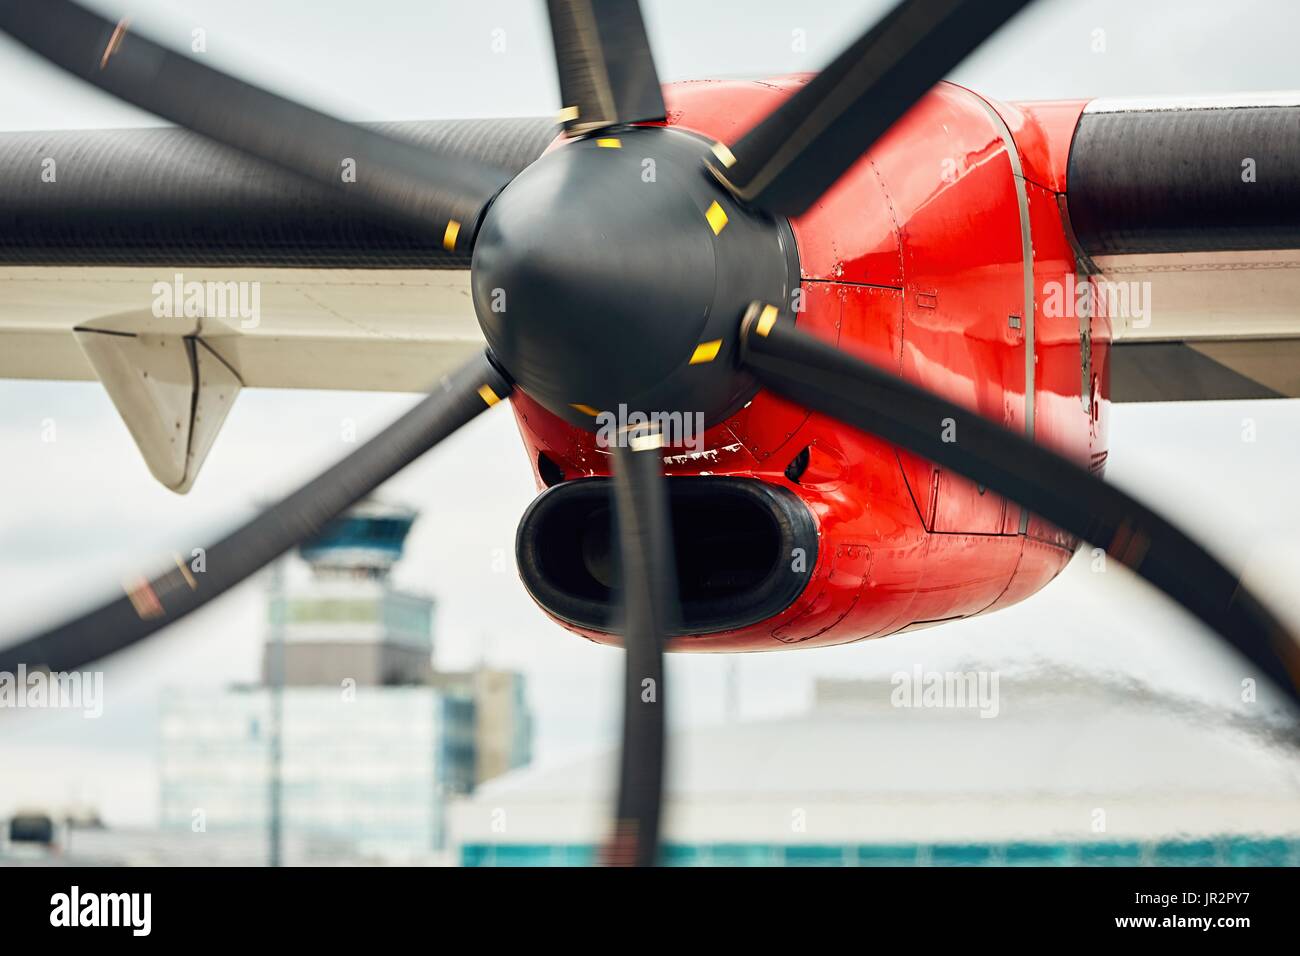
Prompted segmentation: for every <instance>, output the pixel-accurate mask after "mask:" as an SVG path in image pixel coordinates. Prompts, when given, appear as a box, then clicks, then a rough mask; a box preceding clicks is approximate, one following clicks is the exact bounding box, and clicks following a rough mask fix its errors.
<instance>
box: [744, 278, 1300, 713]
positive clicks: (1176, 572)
mask: <svg viewBox="0 0 1300 956" xmlns="http://www.w3.org/2000/svg"><path fill="white" fill-rule="evenodd" d="M741 355H742V361H743V362H744V364H745V365H746V366H748V367H749V368H750V369H751V370H752V371H753V372H754V373H755V374H756V375H757V376H758V377H759V378H760V379H761V380H762V382H763V384H764V385H766V386H767V387H768V388H770V389H771V390H772V391H773V392H776V393H777V394H779V395H782V396H784V397H785V398H788V399H789V400H790V401H792V402H796V403H798V404H800V405H803V406H804V407H806V408H809V409H812V410H813V411H817V412H821V413H822V414H824V415H828V416H830V417H831V418H834V419H836V420H837V421H840V422H843V423H844V424H846V425H851V426H853V427H854V428H857V429H859V430H861V431H864V432H870V433H871V434H873V435H876V436H878V437H880V438H883V439H884V440H885V441H887V442H890V443H891V444H894V445H898V446H900V447H902V448H906V449H908V450H909V451H913V452H916V453H917V454H919V455H921V456H923V457H925V458H928V459H930V460H931V461H934V462H937V463H939V464H941V465H944V466H945V467H948V468H951V469H952V470H953V471H955V472H958V473H960V474H962V475H964V476H965V477H966V478H969V479H970V480H971V481H974V482H978V483H979V484H981V485H984V486H986V487H988V488H991V489H993V490H994V491H996V492H998V493H999V494H1001V495H1004V496H1005V497H1007V498H1010V499H1011V500H1012V501H1015V502H1017V503H1019V504H1021V505H1024V506H1025V507H1026V508H1028V509H1029V510H1031V511H1033V512H1034V513H1035V514H1038V515H1040V516H1041V517H1043V518H1045V519H1047V520H1048V521H1050V522H1051V523H1052V524H1054V525H1056V526H1057V527H1059V528H1061V529H1063V530H1065V531H1068V532H1069V533H1070V534H1072V535H1074V536H1075V537H1077V538H1080V539H1082V540H1084V541H1088V542H1091V543H1092V544H1096V545H1101V546H1104V547H1105V548H1106V551H1107V553H1109V554H1110V556H1111V557H1112V558H1114V559H1115V560H1118V561H1119V562H1121V563H1122V564H1124V565H1126V566H1127V567H1129V568H1130V569H1132V570H1133V571H1135V572H1137V573H1138V574H1139V575H1141V576H1142V577H1144V578H1146V579H1147V580H1148V581H1150V582H1151V583H1152V584H1154V585H1155V586H1156V587H1157V588H1159V589H1160V590H1161V591H1163V592H1164V593H1165V594H1167V595H1168V596H1169V597H1171V598H1173V599H1174V600H1175V601H1177V602H1178V603H1179V604H1181V605H1182V606H1183V607H1184V608H1186V609H1187V610H1188V611H1190V612H1191V613H1192V614H1194V615H1196V617H1198V618H1199V619H1200V620H1201V621H1202V622H1203V623H1204V624H1205V625H1206V626H1208V627H1209V628H1211V629H1212V630H1214V631H1216V632H1217V633H1218V634H1219V635H1220V636H1222V637H1223V638H1224V640H1225V641H1226V642H1227V643H1228V644H1229V645H1230V646H1231V647H1232V648H1233V649H1234V650H1236V651H1237V652H1238V653H1239V654H1241V655H1242V656H1243V657H1245V658H1246V659H1247V660H1249V661H1250V662H1251V663H1252V664H1254V665H1255V666H1256V667H1258V668H1259V669H1260V671H1262V672H1263V673H1264V674H1265V675H1266V676H1267V677H1268V678H1269V679H1270V680H1272V682H1273V683H1274V684H1276V685H1277V686H1278V687H1279V688H1281V689H1282V691H1283V692H1284V693H1286V694H1287V695H1288V696H1289V697H1290V698H1291V699H1292V701H1294V702H1296V703H1300V644H1297V643H1296V640H1295V638H1294V637H1292V636H1291V634H1290V633H1289V632H1288V631H1287V629H1286V627H1284V626H1283V625H1282V623H1281V622H1280V621H1279V620H1278V619H1277V617H1276V616H1274V614H1273V613H1272V612H1271V611H1270V610H1269V609H1268V608H1267V607H1266V606H1265V605H1264V603H1263V602H1262V601H1260V600H1259V599H1258V598H1256V597H1255V596H1254V595H1253V594H1252V593H1251V592H1250V591H1249V590H1247V589H1246V587H1245V586H1244V585H1243V584H1242V583H1241V580H1240V579H1239V578H1238V577H1237V576H1236V575H1234V574H1233V573H1232V572H1231V571H1229V570H1228V569H1227V568H1226V567H1224V566H1223V565H1222V564H1221V563H1220V562H1219V561H1218V559H1216V558H1215V557H1214V556H1213V555H1211V554H1210V553H1209V552H1208V551H1206V550H1205V548H1203V547H1202V546H1201V545H1199V544H1197V543H1196V542H1195V541H1193V540H1192V539H1191V538H1189V537H1188V536H1187V535H1186V534H1184V533H1183V532H1182V531H1180V530H1179V529H1178V528H1176V527H1175V526H1174V525H1172V524H1171V523H1170V522H1169V521H1167V520H1165V519H1164V518H1162V517H1161V516H1160V515H1158V514H1157V513H1156V512H1155V511H1153V510H1152V509H1150V508H1148V507H1147V506H1146V505H1143V504H1142V503H1141V502H1139V501H1137V500H1136V499H1135V498H1133V497H1131V496H1130V495H1127V494H1125V493H1124V492H1123V491H1121V490H1120V489H1118V488H1116V487H1115V486H1114V485H1110V484H1107V483H1106V482H1104V481H1102V480H1101V479H1099V478H1097V477H1095V476H1094V475H1092V474H1091V473H1089V472H1088V471H1086V470H1085V469H1083V468H1080V467H1079V466H1078V465H1076V464H1074V463H1073V462H1071V461H1070V460H1068V459H1066V458H1063V457H1062V456H1060V455H1058V454H1056V453H1055V452H1052V451H1049V450H1048V449H1047V448H1044V447H1043V446H1042V445H1038V444H1035V443H1034V442H1032V441H1029V440H1028V439H1026V438H1024V437H1023V436H1021V435H1018V434H1016V433H1014V432H1011V431H1008V430H1006V429H1005V428H1003V427H1002V426H1000V425H998V424H995V423H994V422H991V421H989V420H988V419H986V418H983V417H981V416H980V415H978V414H976V413H975V412H972V411H969V410H967V409H965V408H962V407H961V406H960V405H955V404H953V403H952V402H949V401H947V400H946V399H943V398H940V397H939V396H937V395H935V394H933V393H931V392H929V391H927V390H925V389H923V388H919V387H917V386H916V385H913V384H912V383H910V382H907V381H905V380H903V379H901V378H898V377H897V376H894V375H891V374H890V373H888V372H885V371H882V370H881V369H878V368H876V367H875V366H873V365H870V364H868V363H867V362H864V361H862V360H861V359H858V358H856V357H854V356H852V355H849V354H847V353H846V352H842V351H840V350H839V349H837V348H835V347H834V346H831V345H828V344H827V343H825V342H823V341H821V340H820V339H816V338H813V337H812V336H810V335H807V334H806V333H803V332H800V331H799V330H798V329H797V328H795V325H794V323H793V322H791V321H788V320H785V319H781V320H779V321H778V318H777V310H776V307H775V306H764V305H763V304H762V303H754V305H753V306H752V307H751V308H750V310H749V311H748V312H747V314H746V315H745V317H744V319H743V320H742V325H741ZM945 421H951V422H952V425H950V426H949V429H950V431H949V434H955V435H956V441H945V440H944V438H943V435H942V433H943V432H944V431H945V427H944V423H945Z"/></svg>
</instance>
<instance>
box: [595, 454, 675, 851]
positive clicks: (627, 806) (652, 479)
mask: <svg viewBox="0 0 1300 956" xmlns="http://www.w3.org/2000/svg"><path fill="white" fill-rule="evenodd" d="M624 438H625V441H622V440H621V441H620V442H619V443H618V445H617V446H616V447H615V448H613V449H612V452H613V456H614V499H615V510H616V514H617V519H616V522H615V523H616V525H617V528H618V539H619V561H620V567H621V573H620V580H621V588H622V601H623V647H624V651H625V654H626V671H625V676H624V681H623V747H622V757H621V763H620V766H619V782H618V802H617V805H616V810H615V821H614V833H613V835H612V837H611V839H610V843H609V845H608V846H607V847H606V852H605V861H606V862H607V863H611V864H614V865H623V866H653V865H654V864H655V863H656V862H657V860H658V857H659V816H660V803H661V800H662V796H663V786H664V783H663V773H664V771H663V765H664V700H663V693H664V659H663V645H664V639H665V637H666V636H667V635H668V634H670V633H672V632H673V631H674V630H675V629H676V626H677V623H678V619H679V617H680V613H681V611H680V605H679V603H678V593H677V568H676V565H675V562H674V560H673V540H672V537H673V533H672V532H673V529H672V520H671V516H670V510H669V505H668V489H667V486H666V484H665V482H666V481H667V479H665V478H664V476H663V463H662V461H661V458H660V456H661V455H662V451H661V448H662V447H663V441H662V436H661V435H660V434H659V433H658V432H650V431H641V432H632V433H629V434H627V435H626V436H620V439H624Z"/></svg>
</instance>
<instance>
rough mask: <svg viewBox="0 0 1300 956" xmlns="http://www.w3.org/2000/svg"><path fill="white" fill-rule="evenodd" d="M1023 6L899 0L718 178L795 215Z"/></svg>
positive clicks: (1010, 1) (997, 0)
mask: <svg viewBox="0 0 1300 956" xmlns="http://www.w3.org/2000/svg"><path fill="white" fill-rule="evenodd" d="M1029 2H1030V0H902V2H901V3H899V4H898V6H896V7H895V8H894V9H893V10H891V11H890V12H889V13H888V14H886V15H885V16H884V17H883V18H882V19H881V20H880V21H879V22H877V23H876V25H875V26H873V27H872V28H871V29H870V30H868V31H867V32H866V33H865V34H864V35H863V36H862V37H860V38H859V39H858V40H857V42H855V43H854V44H853V45H852V46H851V47H849V48H848V49H847V50H845V51H844V52H843V53H841V54H840V55H839V56H838V57H836V58H835V60H834V62H832V63H831V64H830V65H829V66H828V67H826V69H824V70H822V71H821V72H820V73H819V74H817V75H816V76H815V77H813V78H812V79H811V80H809V81H808V84H807V85H806V86H804V87H802V88H801V89H800V90H799V91H798V92H796V93H795V94H794V95H793V96H791V97H790V98H789V99H788V100H786V101H785V102H784V103H782V104H781V105H780V106H778V107H777V108H776V109H774V110H773V111H772V112H771V113H770V114H768V116H766V117H764V119H763V120H762V121H760V122H759V124H758V125H757V126H755V127H754V128H753V129H751V130H750V131H749V132H748V133H746V134H745V135H744V136H743V137H742V138H741V139H740V141H739V142H737V143H736V144H735V145H734V146H732V147H731V157H728V158H729V159H731V158H732V157H734V161H733V162H731V163H730V164H729V165H727V166H720V165H714V166H713V167H712V169H713V172H714V174H715V175H716V176H717V177H718V179H719V180H721V181H722V183H723V185H725V186H726V187H727V188H728V189H729V190H730V191H731V192H732V193H733V194H735V195H736V196H737V197H738V198H740V199H742V200H744V201H745V202H747V203H749V204H750V205H752V206H756V207H758V208H759V209H764V210H766V211H767V212H769V213H773V214H780V215H785V216H797V215H799V214H800V213H802V212H803V211H804V210H806V209H807V208H808V207H809V206H811V205H812V204H813V203H814V202H816V200H817V198H818V197H819V196H820V195H821V194H822V193H824V192H825V191H826V190H827V189H829V188H830V187H831V185H832V184H833V183H834V182H835V180H837V179H839V178H840V176H841V175H842V174H843V173H844V171H845V170H847V169H848V168H849V167H850V166H852V165H853V163H854V162H856V161H857V159H858V158H859V157H860V156H861V155H862V154H863V153H864V152H866V151H867V149H869V148H870V146H871V144H872V143H874V142H875V141H876V140H877V139H879V138H880V137H881V135H883V134H884V132H885V131H886V130H887V129H889V127H890V126H892V125H893V124H894V122H895V121H896V120H898V119H899V117H901V116H902V115H903V114H904V113H906V112H907V111H908V110H909V109H911V107H912V104H913V103H915V102H916V101H917V100H918V99H920V98H921V97H922V96H923V95H925V93H926V92H927V91H928V90H929V89H930V88H931V87H932V86H934V85H935V84H936V83H938V82H939V81H940V80H942V79H943V78H944V77H945V76H946V75H947V74H948V73H949V71H951V70H952V68H953V67H955V66H956V65H957V64H958V63H960V62H961V61H962V60H964V59H965V58H966V56H967V55H968V54H969V53H970V52H971V51H973V50H974V49H975V48H976V47H977V46H979V45H980V44H981V43H983V42H984V40H986V39H987V38H988V37H989V36H991V35H992V34H993V33H994V32H996V31H997V29H998V28H999V27H1001V26H1002V25H1003V24H1004V23H1006V22H1007V20H1009V19H1011V17H1012V16H1013V15H1015V14H1016V13H1017V12H1018V11H1019V10H1020V8H1021V7H1024V6H1025V5H1026V4H1028V3H1029ZM724 155H725V151H724Z"/></svg>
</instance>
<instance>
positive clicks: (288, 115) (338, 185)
mask: <svg viewBox="0 0 1300 956" xmlns="http://www.w3.org/2000/svg"><path fill="white" fill-rule="evenodd" d="M0 30H3V31H4V32H6V33H8V34H9V35H10V36H12V37H13V38H14V39H16V40H19V41H20V42H22V43H23V44H25V45H26V46H28V47H30V48H31V49H32V50H34V51H35V52H36V53H39V54H40V55H41V56H43V57H45V59H47V60H49V61H50V62H51V63H54V64H56V65H58V66H60V67H62V68H63V69H65V70H67V71H68V72H69V73H72V74H73V75H74V76H77V77H80V78H81V79H83V80H85V81H86V82H88V83H91V84H93V85H94V86H97V87H99V88H100V89H101V90H104V91H105V92H107V93H112V94H113V95H114V96H116V97H117V98H118V99H121V100H125V101H126V102H127V103H130V104H132V105H133V106H138V107H139V108H140V109H143V110H147V111H148V112H150V113H153V114H154V115H155V116H160V117H162V118H163V119H165V120H170V121H171V122H173V123H176V124H178V125H180V126H184V127H186V128H187V129H190V130H193V131H194V132H196V133H200V134H202V135H203V136H207V137H208V138H210V139H213V140H216V141H217V142H218V143H222V144H224V145H226V146H231V147H234V148H235V149H237V150H240V151H241V152H243V153H247V154H248V155H250V156H254V157H256V158H258V159H262V160H265V161H267V162H269V163H273V164H274V165H276V166H279V167H281V168H283V169H286V170H288V171H289V172H292V173H296V174H298V175H299V176H302V177H304V178H306V179H309V180H311V181H313V182H315V183H318V184H320V185H322V186H327V187H330V188H332V189H334V190H335V192H336V193H338V195H339V196H340V198H341V199H342V200H343V201H350V202H357V203H361V204H364V205H366V206H368V207H370V208H371V209H374V210H376V211H380V212H385V213H387V214H388V216H389V217H390V219H392V220H393V221H394V223H396V224H400V225H401V226H403V227H404V228H407V229H411V230H414V231H415V232H416V233H417V234H419V235H427V234H428V233H429V232H430V230H432V231H433V232H435V233H436V234H437V236H438V237H439V238H440V239H441V241H442V245H443V248H444V249H446V250H447V251H449V252H455V251H461V250H466V249H469V248H470V247H471V246H472V245H473V240H474V232H475V231H476V230H477V229H478V223H479V219H480V217H481V216H482V214H483V209H484V207H486V205H487V203H488V202H489V201H490V200H491V199H492V197H493V196H494V195H496V193H497V191H498V190H500V188H501V187H502V186H504V185H505V184H506V183H507V182H508V181H509V179H510V174H509V173H507V172H506V171H504V170H501V169H497V168H496V167H493V166H491V165H489V164H487V163H466V162H464V161H462V160H459V159H455V158H453V157H450V156H445V155H444V156H440V155H438V153H436V152H433V151H431V150H427V149H424V148H421V147H419V146H415V145H413V144H411V143H406V142H403V141H401V140H397V139H393V138H391V137H389V136H385V135H383V134H381V133H377V132H375V131H374V130H370V129H365V128H364V127H361V126H357V125H356V124H354V123H348V122H345V121H343V120H340V119H336V118H334V117H332V116H328V115H326V114H325V113H321V112H318V111H316V110H313V109H310V108H308V107H306V106H303V105H302V104H300V103H295V102H294V101H292V100H289V99H285V98H284V97H282V96H278V95H276V94H274V93H270V92H268V91H266V90H263V89H260V88H258V87H256V86H253V85H251V84H249V83H245V82H244V81H243V80H237V79H235V78H234V77H232V76H229V75H227V74H225V73H222V72H221V71H220V70H214V69H212V68H211V67H209V66H205V65H204V64H202V63H199V62H197V61H196V60H193V59H191V58H190V57H187V56H183V55H181V54H179V53H176V52H175V51H173V50H169V49H167V48H166V47H164V46H160V45H159V44H157V43H155V42H154V41H152V40H150V39H148V38H147V37H145V36H142V35H141V34H139V33H137V32H135V31H134V30H133V29H132V28H131V26H130V24H129V23H128V21H126V20H122V21H120V22H118V23H114V22H113V21H111V20H106V19H104V18H103V17H101V16H99V15H98V14H96V13H92V12H90V11H89V10H87V9H85V8H84V7H82V6H80V5H79V4H76V3H72V2H71V0H41V2H40V3H39V4H33V3H31V2H29V0H0ZM349 161H350V163H349ZM345 164H347V166H346V169H345ZM349 170H350V171H351V172H352V173H354V174H355V175H352V176H349V177H348V178H347V179H345V178H344V173H345V171H349Z"/></svg>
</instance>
